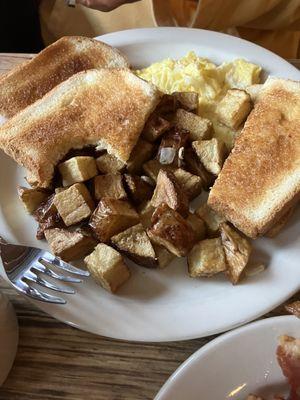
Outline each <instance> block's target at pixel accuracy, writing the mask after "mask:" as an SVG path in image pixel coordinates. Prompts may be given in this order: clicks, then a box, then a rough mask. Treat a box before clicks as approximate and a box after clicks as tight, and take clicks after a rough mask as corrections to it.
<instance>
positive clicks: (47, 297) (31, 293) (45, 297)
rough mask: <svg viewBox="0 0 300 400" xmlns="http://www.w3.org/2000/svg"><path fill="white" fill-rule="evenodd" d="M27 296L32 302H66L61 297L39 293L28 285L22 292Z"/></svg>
mask: <svg viewBox="0 0 300 400" xmlns="http://www.w3.org/2000/svg"><path fill="white" fill-rule="evenodd" d="M23 293H25V294H26V295H27V296H29V297H31V298H32V299H34V300H40V301H44V302H46V303H53V304H66V300H64V299H62V298H61V297H56V296H52V295H51V294H48V293H44V292H41V291H39V290H37V289H35V288H34V287H31V286H30V285H27V290H26V291H23Z"/></svg>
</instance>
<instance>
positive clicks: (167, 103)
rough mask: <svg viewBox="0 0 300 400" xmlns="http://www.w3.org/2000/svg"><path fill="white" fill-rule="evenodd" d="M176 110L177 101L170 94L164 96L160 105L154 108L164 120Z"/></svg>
mask: <svg viewBox="0 0 300 400" xmlns="http://www.w3.org/2000/svg"><path fill="white" fill-rule="evenodd" d="M177 108H178V101H177V100H176V98H175V96H173V95H170V94H164V95H163V96H162V98H161V101H160V103H159V104H158V106H157V107H156V110H155V111H156V112H157V113H158V114H159V115H162V116H163V117H164V118H167V119H168V117H169V115H172V114H173V113H174V112H175V111H176V109H177Z"/></svg>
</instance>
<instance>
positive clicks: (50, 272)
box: [31, 261, 82, 283]
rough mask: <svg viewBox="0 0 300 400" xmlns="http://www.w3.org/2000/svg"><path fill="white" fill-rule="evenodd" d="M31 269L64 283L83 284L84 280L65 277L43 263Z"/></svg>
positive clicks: (37, 263) (36, 264)
mask: <svg viewBox="0 0 300 400" xmlns="http://www.w3.org/2000/svg"><path fill="white" fill-rule="evenodd" d="M31 269H35V270H37V271H39V272H42V273H43V274H45V275H48V276H51V278H54V279H57V280H59V281H62V282H68V283H81V282H82V280H81V279H78V278H73V277H72V276H65V275H61V274H57V273H56V272H54V271H53V270H52V269H50V268H48V267H46V266H45V265H44V264H42V263H41V262H38V261H37V262H36V263H35V264H34V265H33V266H32V267H31Z"/></svg>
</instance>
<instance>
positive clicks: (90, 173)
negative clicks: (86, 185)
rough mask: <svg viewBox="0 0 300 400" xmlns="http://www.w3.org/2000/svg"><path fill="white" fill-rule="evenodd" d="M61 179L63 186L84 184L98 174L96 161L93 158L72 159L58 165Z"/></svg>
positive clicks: (80, 157)
mask: <svg viewBox="0 0 300 400" xmlns="http://www.w3.org/2000/svg"><path fill="white" fill-rule="evenodd" d="M58 170H59V172H60V174H61V176H62V179H63V186H70V185H73V183H77V182H84V181H87V180H88V179H91V178H93V177H94V176H96V175H97V174H98V170H97V165H96V161H95V159H94V158H93V157H86V156H79V157H73V158H70V159H69V160H67V161H65V162H63V163H61V164H59V165H58Z"/></svg>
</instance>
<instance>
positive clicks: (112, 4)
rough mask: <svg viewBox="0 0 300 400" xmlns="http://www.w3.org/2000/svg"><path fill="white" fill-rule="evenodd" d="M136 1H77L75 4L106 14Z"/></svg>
mask: <svg viewBox="0 0 300 400" xmlns="http://www.w3.org/2000/svg"><path fill="white" fill-rule="evenodd" d="M136 1H140V0H77V3H78V4H82V5H83V6H85V7H89V8H93V9H95V10H99V11H104V12H108V11H112V10H114V9H115V8H118V7H120V6H122V5H123V4H127V3H135V2H136Z"/></svg>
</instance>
